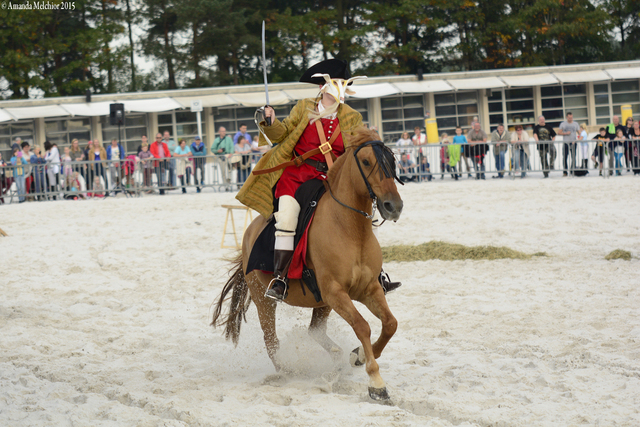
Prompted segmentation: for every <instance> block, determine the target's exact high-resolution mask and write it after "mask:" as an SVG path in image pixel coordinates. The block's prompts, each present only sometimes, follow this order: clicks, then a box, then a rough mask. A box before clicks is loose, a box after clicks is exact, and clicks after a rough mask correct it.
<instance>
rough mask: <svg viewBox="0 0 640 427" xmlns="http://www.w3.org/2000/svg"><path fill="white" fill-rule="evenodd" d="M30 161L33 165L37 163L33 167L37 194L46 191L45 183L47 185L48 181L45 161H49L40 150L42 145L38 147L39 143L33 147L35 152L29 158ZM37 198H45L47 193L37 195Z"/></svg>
mask: <svg viewBox="0 0 640 427" xmlns="http://www.w3.org/2000/svg"><path fill="white" fill-rule="evenodd" d="M29 161H30V163H31V164H32V165H35V166H34V167H33V172H32V173H33V181H34V185H35V189H36V194H39V193H44V190H45V185H46V181H45V174H44V170H45V167H44V165H45V163H47V161H46V160H45V159H44V157H43V156H42V153H41V151H40V147H38V146H37V145H36V146H35V147H33V154H32V155H31V159H30V160H29ZM36 198H37V200H44V199H45V195H44V194H42V195H40V196H36Z"/></svg>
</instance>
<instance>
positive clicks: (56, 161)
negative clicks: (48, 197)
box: [44, 141, 60, 200]
mask: <svg viewBox="0 0 640 427" xmlns="http://www.w3.org/2000/svg"><path fill="white" fill-rule="evenodd" d="M44 149H45V150H46V152H47V154H46V155H45V156H44V159H45V160H46V162H47V177H48V178H49V188H50V189H51V191H52V192H55V191H56V186H57V184H58V180H57V175H58V174H59V173H60V151H58V146H57V145H56V144H52V143H51V142H49V141H45V142H44ZM53 200H56V196H53Z"/></svg>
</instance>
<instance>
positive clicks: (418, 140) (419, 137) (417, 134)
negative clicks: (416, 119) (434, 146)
mask: <svg viewBox="0 0 640 427" xmlns="http://www.w3.org/2000/svg"><path fill="white" fill-rule="evenodd" d="M413 132H414V133H413V136H412V137H411V141H413V145H424V144H426V143H427V135H425V134H423V133H421V130H420V127H418V126H416V127H415V128H414V129H413Z"/></svg>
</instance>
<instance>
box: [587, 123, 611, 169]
mask: <svg viewBox="0 0 640 427" xmlns="http://www.w3.org/2000/svg"><path fill="white" fill-rule="evenodd" d="M593 139H594V140H596V148H594V150H593V154H592V155H591V160H593V164H594V165H595V167H596V168H598V167H599V168H600V174H599V175H600V176H602V161H603V159H604V145H605V141H608V140H609V136H608V135H607V129H606V128H600V134H599V135H596V136H594V137H593Z"/></svg>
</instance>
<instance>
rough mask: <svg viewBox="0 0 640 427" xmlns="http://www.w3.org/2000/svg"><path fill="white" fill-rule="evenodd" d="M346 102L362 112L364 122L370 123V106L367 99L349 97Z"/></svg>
mask: <svg viewBox="0 0 640 427" xmlns="http://www.w3.org/2000/svg"><path fill="white" fill-rule="evenodd" d="M345 102H346V103H347V105H349V107H351V108H353V109H354V110H356V111H357V112H358V113H360V114H362V123H364V124H367V125H368V124H369V108H368V103H367V100H366V99H347V100H346V101H345Z"/></svg>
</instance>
